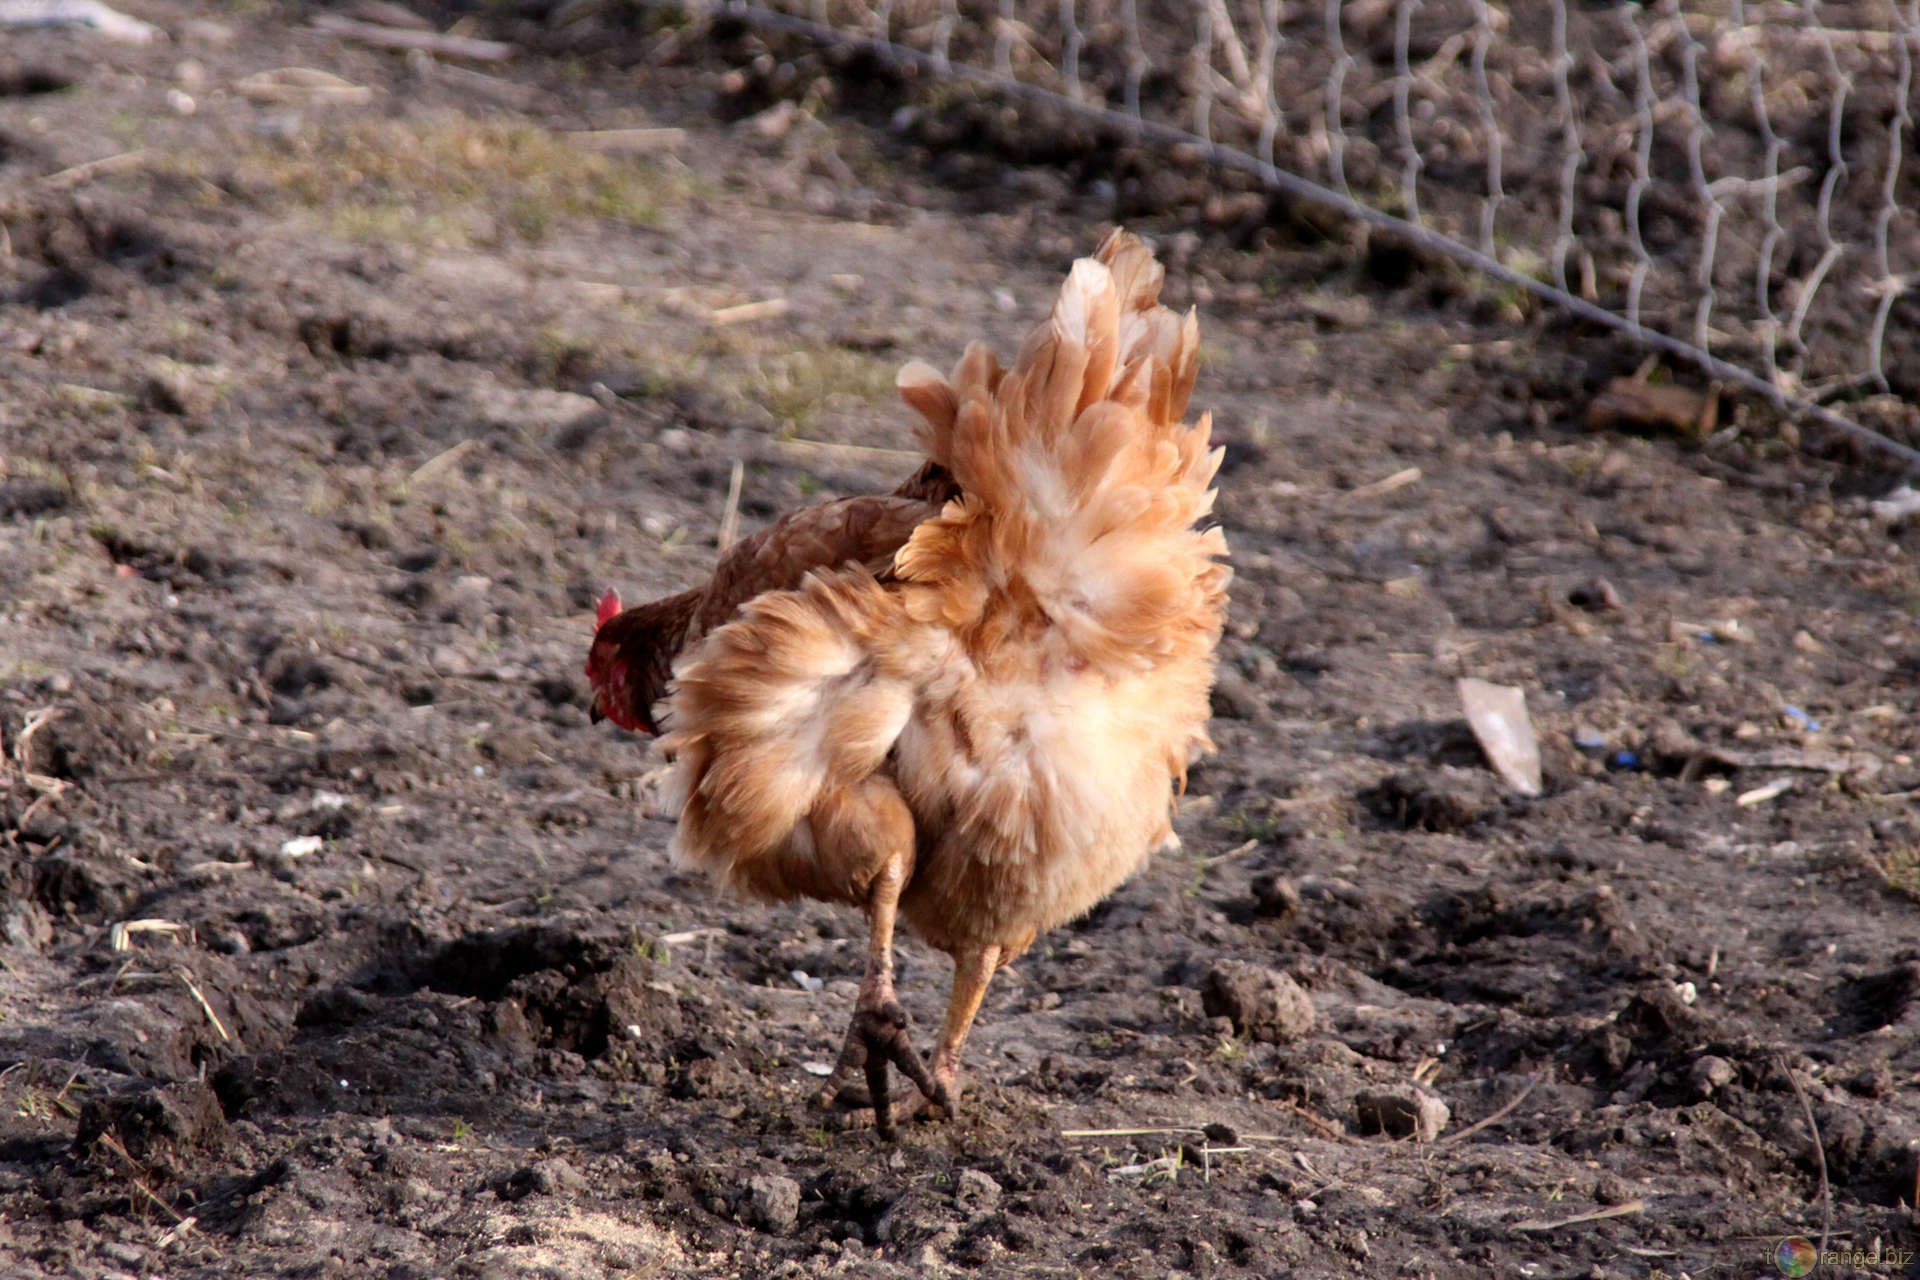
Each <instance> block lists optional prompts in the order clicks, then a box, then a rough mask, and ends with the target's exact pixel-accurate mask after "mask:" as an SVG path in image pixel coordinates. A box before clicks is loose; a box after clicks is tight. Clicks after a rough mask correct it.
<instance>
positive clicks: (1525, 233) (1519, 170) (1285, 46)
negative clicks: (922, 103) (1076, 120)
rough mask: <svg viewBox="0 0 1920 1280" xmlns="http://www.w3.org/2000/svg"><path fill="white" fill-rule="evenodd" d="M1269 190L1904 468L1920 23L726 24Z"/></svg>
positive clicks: (1699, 8) (1125, 8) (1760, 8)
mask: <svg viewBox="0 0 1920 1280" xmlns="http://www.w3.org/2000/svg"><path fill="white" fill-rule="evenodd" d="M685 7H691V8H695V9H699V10H704V11H724V12H726V13H728V14H731V15H734V16H736V17H740V18H744V19H746V20H747V21H750V22H758V23H761V24H763V25H769V26H775V27H784V28H786V29H788V30H794V31H799V32H801V33H803V34H807V35H811V36H813V37H814V38H816V39H820V40H824V41H828V42H838V43H851V44H860V45H863V46H865V47H867V48H869V49H871V50H873V51H874V52H877V53H879V54H880V55H881V56H883V57H887V58H891V59H895V60H899V61H905V62H911V63H917V64H919V65H920V66H922V67H923V68H926V69H929V70H931V71H932V72H933V73H934V74H936V75H945V76H950V77H956V78H961V79H966V80H970V81H973V82H975V83H977V84H984V85H985V86H987V87H989V88H991V89H994V90H997V91H1000V92H1003V93H1007V94H1010V95H1012V96H1014V97H1016V98H1027V99H1033V98H1044V99H1047V100H1049V101H1051V102H1052V103H1053V104H1054V105H1056V106H1060V107H1064V108H1065V109H1067V110H1070V111H1075V112H1079V113H1082V114H1085V115H1088V116H1091V117H1095V118H1098V119H1100V120H1102V121H1104V122H1106V123H1108V124H1112V125H1116V126H1118V127H1122V128H1128V129H1132V130H1134V131H1137V132H1139V133H1140V134H1142V135H1143V136H1145V137H1147V138H1149V139H1152V140H1157V141H1160V142H1164V143H1169V144H1174V145H1188V146H1195V145H1197V146H1199V147H1200V148H1202V149H1203V150H1204V152H1205V154H1206V155H1207V156H1208V157H1209V158H1211V159H1213V160H1214V161H1216V162H1220V163H1225V164H1229V165H1234V166H1236V167H1240V168H1243V169H1249V170H1251V171H1253V172H1255V173H1256V174H1258V175H1259V176H1260V177H1261V178H1262V179H1263V180H1264V181H1266V182H1267V183H1268V184H1269V185H1271V186H1274V187H1278V188H1281V189H1284V190H1288V191H1290V192H1292V193H1293V194H1295V195H1298V196H1303V197H1305V198H1307V199H1310V200H1316V201H1319V202H1321V203H1324V204H1329V205H1332V206H1334V207H1336V208H1338V209H1340V210H1342V211H1343V212H1345V213H1347V214H1349V215H1350V216H1354V217H1358V218H1360V219H1361V220H1363V221H1366V222H1368V223H1371V224H1373V225H1376V226H1381V227H1385V228H1388V229H1391V230H1393V231H1396V232H1398V233H1400V234H1403V235H1406V236H1408V237H1409V238H1410V239H1412V240H1414V241H1415V242H1417V243H1420V244H1423V245H1426V246H1427V247H1429V248H1433V249H1436V250H1438V251H1439V252H1442V253H1445V254H1446V255H1448V256H1450V257H1452V258H1454V259H1456V260H1458V261H1461V262H1463V263H1465V264H1467V265H1468V266H1470V267H1472V268H1474V269H1476V270H1480V271H1483V272H1486V273H1488V274H1490V275H1493V276H1495V277H1497V278H1499V279H1501V280H1503V281H1506V282H1507V283H1509V284H1512V285H1515V286H1517V287H1520V288H1523V289H1526V290H1528V291H1529V292H1532V293H1534V294H1536V295H1537V296H1540V297H1542V298H1544V299H1546V300H1547V301H1548V302H1550V303H1552V304H1554V305H1556V306H1559V307H1562V308H1564V309H1566V310H1569V311H1572V312H1574V313H1576V314H1579V315H1582V316H1584V317H1586V318H1588V319H1592V320H1597V321H1599V322H1601V323H1604V324H1608V325H1610V326H1611V327H1613V328H1616V329H1619V330H1621V331H1623V332H1625V333H1628V334H1629V335H1631V336H1632V337H1634V338H1635V339H1637V340H1639V341H1641V342H1644V343H1646V344H1648V345H1650V346H1652V347H1655V348H1658V349H1660V350H1661V351H1663V352H1665V353H1666V354H1668V355H1670V356H1673V357H1677V358H1680V359H1684V360H1687V361H1689V362H1691V363H1693V364H1695V365H1697V366H1699V367H1701V368H1703V369H1705V370H1706V371H1707V372H1708V373H1709V374H1711V375H1712V376H1714V377H1716V378H1718V379H1721V380H1722V381H1726V382H1731V383H1734V384H1736V385H1738V386H1741V387H1743V388H1745V389H1746V390H1748V391H1751V392H1755V393H1758V394H1760V395H1763V396H1765V397H1766V398H1768V399H1769V400H1771V401H1772V402H1774V403H1775V404H1776V405H1777V406H1779V407H1780V408H1782V409H1783V410H1786V411H1789V412H1793V413H1797V414H1800V415H1803V416H1806V417H1809V418H1812V419H1815V420H1818V421H1820V422H1823V423H1825V424H1826V425H1827V426H1829V427H1832V428H1835V429H1837V430H1840V431H1842V432H1844V433H1845V434H1847V435H1849V436H1852V437H1854V438H1855V439H1856V440H1858V441H1861V442H1863V443H1865V444H1868V445H1870V446H1872V447H1873V448H1875V449H1876V450H1878V451H1879V452H1880V453H1881V454H1882V456H1883V457H1885V458H1887V459H1888V460H1890V461H1892V462H1894V463H1895V464H1896V465H1899V466H1901V467H1902V468H1903V469H1906V470H1914V469H1920V451H1915V450H1913V449H1911V448H1909V447H1907V446H1906V445H1903V444H1900V443H1897V442H1895V441H1892V440H1889V439H1887V438H1886V437H1884V436H1881V435H1879V434H1878V433H1875V432H1872V431H1869V430H1867V429H1866V428H1865V427H1863V426H1861V425H1859V424H1858V423H1856V422H1853V421H1852V420H1850V419H1848V418H1846V417H1845V416H1843V415H1842V414H1840V413H1837V412H1836V411H1835V409H1834V407H1833V406H1835V405H1837V404H1844V403H1845V402H1846V401H1848V400H1850V399H1852V398H1855V397H1857V396H1859V395H1861V394H1863V393H1873V392H1881V393H1891V394H1893V395H1896V396H1899V397H1900V398H1902V399H1904V400H1907V401H1909V402H1915V401H1920V339H1917V337H1916V331H1915V328H1914V325H1913V323H1912V322H1913V320H1914V318H1915V300H1914V298H1913V296H1912V293H1911V286H1912V284H1913V283H1914V282H1915V281H1916V280H1920V214H1917V213H1916V210H1915V209H1914V208H1913V207H1911V202H1912V196H1913V194H1914V193H1913V192H1912V190H1911V188H1912V186H1913V183H1914V178H1913V176H1912V175H1909V174H1907V173H1906V172H1905V168H1906V158H1907V155H1908V152H1909V149H1910V148H1911V146H1912V145H1913V140H1912V138H1911V133H1912V129H1913V116H1912V111H1911V97H1912V92H1913V89H1914V62H1915V50H1916V42H1920V0H1909V2H1908V3H1887V2H1876V0H1857V2H1854V3H1829V4H1822V3H1819V0H1799V2H1796V3H1785V2H1778V0H1776V2H1774V3H1743V0H1725V2H1724V3H1716V4H1696V5H1682V4H1680V3H1679V2H1678V0H1654V2H1653V3H1648V4H1635V3H1618V4H1611V5H1604V4H1603V5H1595V4H1591V3H1586V2H1584V0H1582V2H1579V3H1576V2H1575V0H1533V2H1530V3H1514V4H1492V3H1488V2H1487V0H1344V2H1343V0H727V2H726V3H708V4H692V5H688V6H685Z"/></svg>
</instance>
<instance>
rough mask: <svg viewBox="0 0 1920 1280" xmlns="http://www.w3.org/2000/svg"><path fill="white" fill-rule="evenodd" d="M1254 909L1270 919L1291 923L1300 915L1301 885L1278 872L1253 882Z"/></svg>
mask: <svg viewBox="0 0 1920 1280" xmlns="http://www.w3.org/2000/svg"><path fill="white" fill-rule="evenodd" d="M1253 909H1254V910H1255V911H1257V912H1259V913H1260V914H1261V915H1263V916H1265V917H1266V918H1267V919H1269V920H1277V921H1279V922H1280V923H1281V924H1291V923H1292V922H1293V921H1294V920H1295V919H1296V918H1297V917H1298V916H1299V915H1300V886H1298V885H1296V884H1295V883H1294V882H1293V880H1292V878H1291V877H1288V876H1283V875H1280V874H1278V873H1275V874H1273V875H1268V876H1261V877H1259V878H1258V879H1256V880H1255V881H1254V882H1253Z"/></svg>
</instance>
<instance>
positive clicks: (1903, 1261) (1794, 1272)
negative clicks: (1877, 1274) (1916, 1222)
mask: <svg viewBox="0 0 1920 1280" xmlns="http://www.w3.org/2000/svg"><path fill="white" fill-rule="evenodd" d="M1913 1253H1914V1251H1913V1250H1912V1249H1888V1248H1885V1247H1883V1246H1882V1245H1880V1244H1879V1243H1878V1242H1876V1243H1875V1244H1874V1248H1873V1252H1872V1253H1868V1252H1866V1251H1865V1250H1863V1249H1828V1250H1826V1251H1825V1252H1822V1251H1821V1250H1820V1248H1819V1247H1818V1246H1816V1245H1815V1244H1814V1243H1813V1241H1811V1240H1809V1239H1807V1238H1806V1237H1805V1236H1786V1237H1783V1238H1782V1239H1780V1240H1776V1241H1775V1242H1774V1245H1773V1265H1774V1266H1775V1267H1777V1268H1778V1269H1779V1271H1780V1274H1781V1275H1783V1276H1810V1275H1812V1274H1813V1273H1814V1269H1815V1268H1817V1267H1819V1266H1820V1265H1821V1264H1822V1263H1825V1264H1826V1265H1828V1266H1833V1267H1846V1268H1849V1269H1851V1270H1862V1269H1867V1270H1872V1269H1876V1268H1881V1267H1886V1268H1903V1267H1909V1266H1912V1265H1913ZM1899 1274H1901V1275H1906V1274H1907V1272H1905V1271H1900V1272H1899Z"/></svg>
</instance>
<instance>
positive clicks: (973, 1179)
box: [953, 1169, 1000, 1213]
mask: <svg viewBox="0 0 1920 1280" xmlns="http://www.w3.org/2000/svg"><path fill="white" fill-rule="evenodd" d="M953 1202H954V1203H955V1204H956V1205H959V1206H960V1207H961V1208H962V1209H965V1210H967V1211H968V1212H970V1213H988V1212H991V1211H992V1209H993V1207H994V1206H995V1205H997V1204H999V1203H1000V1184H999V1183H997V1182H995V1181H994V1180H993V1179H992V1178H991V1177H989V1176H988V1175H986V1174H984V1173H982V1172H980V1170H978V1169H963V1170H961V1171H960V1176H959V1177H958V1178H956V1179H955V1180H954V1185H953Z"/></svg>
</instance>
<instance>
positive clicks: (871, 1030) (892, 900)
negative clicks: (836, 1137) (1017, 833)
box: [820, 859, 951, 1142]
mask: <svg viewBox="0 0 1920 1280" xmlns="http://www.w3.org/2000/svg"><path fill="white" fill-rule="evenodd" d="M905 883H906V866H905V859H894V860H892V861H889V862H888V864H887V866H886V867H885V868H884V869H883V870H882V871H881V873H880V874H879V876H877V877H875V880H874V885H873V891H872V897H871V898H870V899H869V900H868V905H867V919H868V925H869V931H868V935H867V972H866V976H865V977H863V978H862V979H861V980H860V996H859V998H858V999H857V1000H855V1001H854V1006H853V1021H852V1022H851V1023H850V1024H849V1025H848V1026H847V1041H846V1045H845V1047H844V1048H842V1049H841V1050H840V1060H839V1062H837V1063H836V1064H835V1065H834V1068H833V1075H832V1077H831V1078H829V1080H828V1081H827V1085H826V1088H825V1089H824V1090H822V1092H821V1094H820V1105H821V1106H823V1107H825V1106H831V1105H832V1104H833V1102H834V1100H835V1099H836V1098H837V1097H838V1096H839V1093H840V1089H841V1087H842V1086H843V1085H844V1084H846V1083H847V1081H848V1080H849V1079H850V1078H851V1077H852V1076H853V1075H854V1073H855V1072H863V1073H864V1074H865V1076H866V1081H867V1093H868V1095H869V1097H870V1099H871V1101H872V1106H873V1111H872V1115H873V1121H872V1123H873V1127H874V1128H875V1129H876V1130H878V1131H879V1134H880V1136H881V1137H882V1138H884V1139H886V1140H887V1141H889V1142H891V1141H892V1140H893V1139H894V1137H895V1134H896V1130H895V1127H894V1117H893V1107H892V1100H891V1098H890V1097H889V1093H890V1087H889V1082H888V1078H887V1065H888V1064H889V1063H892V1064H893V1065H894V1066H897V1067H899V1068H900V1070H901V1071H902V1072H903V1073H904V1074H905V1075H906V1077H907V1078H908V1079H909V1080H911V1081H913V1083H914V1084H915V1085H917V1086H919V1089H920V1092H921V1094H922V1095H924V1097H925V1100H926V1101H928V1102H932V1103H934V1104H935V1105H937V1106H939V1107H941V1108H943V1109H950V1105H951V1104H950V1103H949V1101H948V1098H947V1091H946V1089H945V1088H944V1087H943V1086H942V1085H941V1084H940V1082H939V1081H938V1080H936V1079H935V1078H934V1076H933V1074H932V1073H931V1072H929V1071H928V1070H927V1064H926V1063H925V1062H924V1061H922V1060H921V1058H920V1054H919V1052H918V1051H916V1050H915V1049H914V1047H913V1038H912V1036H911V1034H910V1033H909V1031H908V1029H907V1014H906V1011H905V1010H904V1009H902V1008H901V1007H900V1001H899V1000H898V998H897V997H896V996H895V995H894V990H893V927H894V920H895V918H896V916H897V915H898V912H899V905H900V890H901V889H902V888H903V887H904V885H905ZM918 1109H919V1108H918V1106H915V1107H913V1108H910V1109H909V1110H910V1111H913V1110H918ZM864 1118H865V1117H864V1116H861V1115H858V1114H857V1113H856V1115H854V1116H852V1117H849V1119H851V1120H853V1121H854V1122H856V1123H857V1122H859V1121H860V1120H863V1119H864Z"/></svg>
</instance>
